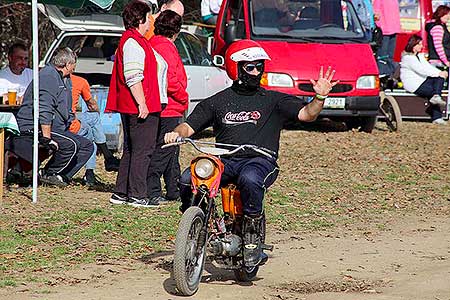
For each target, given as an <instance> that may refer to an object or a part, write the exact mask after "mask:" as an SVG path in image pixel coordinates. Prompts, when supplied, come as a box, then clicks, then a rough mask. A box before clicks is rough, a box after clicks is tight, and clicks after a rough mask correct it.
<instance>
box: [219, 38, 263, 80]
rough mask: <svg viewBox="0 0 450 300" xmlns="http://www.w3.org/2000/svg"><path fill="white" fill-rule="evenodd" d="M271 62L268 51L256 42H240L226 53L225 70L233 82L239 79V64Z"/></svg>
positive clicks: (231, 46) (234, 44) (232, 45)
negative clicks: (245, 62)
mask: <svg viewBox="0 0 450 300" xmlns="http://www.w3.org/2000/svg"><path fill="white" fill-rule="evenodd" d="M255 60H270V57H269V55H267V53H266V51H264V49H263V48H262V47H261V46H260V45H259V44H258V43H257V42H255V41H252V40H240V41H237V42H234V43H232V44H231V45H230V47H228V49H227V51H226V52H225V69H226V70H227V74H228V76H229V77H230V78H231V80H237V79H238V74H239V73H238V62H240V61H255Z"/></svg>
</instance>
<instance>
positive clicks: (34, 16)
mask: <svg viewBox="0 0 450 300" xmlns="http://www.w3.org/2000/svg"><path fill="white" fill-rule="evenodd" d="M31 16H32V28H33V203H37V198H38V194H37V193H38V171H39V170H38V168H39V165H38V159H39V158H38V132H39V36H38V8H37V0H32V1H31Z"/></svg>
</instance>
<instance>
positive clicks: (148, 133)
mask: <svg viewBox="0 0 450 300" xmlns="http://www.w3.org/2000/svg"><path fill="white" fill-rule="evenodd" d="M121 119H122V126H123V133H124V143H123V155H122V159H121V160H120V167H119V172H118V174H117V180H116V188H115V191H114V192H115V193H117V194H120V195H124V196H128V197H135V198H138V199H142V198H145V197H147V172H148V166H149V165H150V159H151V157H152V154H153V151H154V150H155V144H156V136H157V134H158V123H159V113H154V114H150V115H148V116H147V118H145V119H139V118H138V117H137V115H130V114H121Z"/></svg>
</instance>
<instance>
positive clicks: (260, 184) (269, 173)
mask: <svg viewBox="0 0 450 300" xmlns="http://www.w3.org/2000/svg"><path fill="white" fill-rule="evenodd" d="M222 162H223V163H224V165H225V169H224V172H223V174H222V180H221V181H220V185H221V186H225V185H227V184H229V183H234V184H236V185H237V187H238V189H239V191H240V193H241V198H242V204H243V206H244V214H246V215H255V214H260V213H262V211H263V200H264V193H265V192H266V189H267V188H269V187H270V186H271V185H272V184H273V183H274V182H275V180H276V179H277V176H278V165H277V163H276V161H275V160H274V159H268V158H265V157H253V158H228V159H226V158H222ZM190 183H191V172H190V168H187V169H186V170H184V172H183V174H181V178H180V196H181V201H182V202H183V207H184V208H187V206H189V203H190V200H191V197H192V191H191V184H190Z"/></svg>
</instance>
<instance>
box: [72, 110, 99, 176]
mask: <svg viewBox="0 0 450 300" xmlns="http://www.w3.org/2000/svg"><path fill="white" fill-rule="evenodd" d="M77 118H78V120H80V123H81V128H80V130H79V131H78V135H80V136H82V137H85V138H87V139H88V140H90V141H92V142H93V143H94V153H92V155H91V157H90V158H89V160H88V161H87V163H86V165H85V167H86V169H91V170H93V169H95V165H96V162H97V157H96V154H97V145H96V143H97V144H103V143H106V136H105V133H104V132H103V128H102V123H101V120H100V114H99V113H98V112H95V111H88V112H81V113H77Z"/></svg>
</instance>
